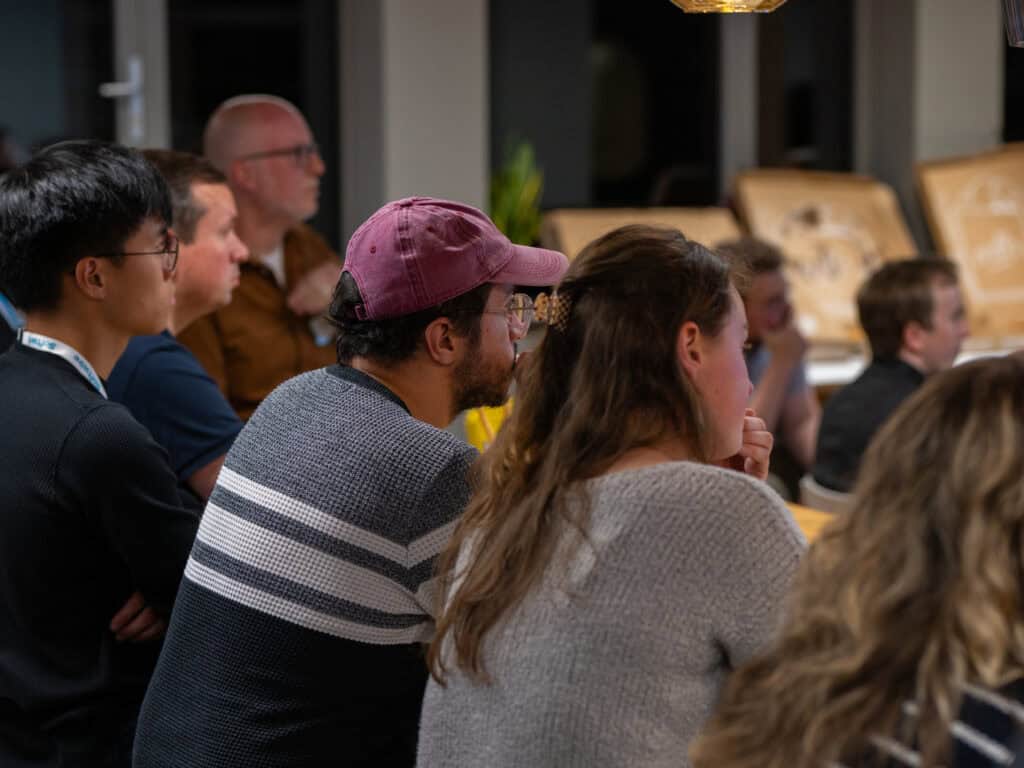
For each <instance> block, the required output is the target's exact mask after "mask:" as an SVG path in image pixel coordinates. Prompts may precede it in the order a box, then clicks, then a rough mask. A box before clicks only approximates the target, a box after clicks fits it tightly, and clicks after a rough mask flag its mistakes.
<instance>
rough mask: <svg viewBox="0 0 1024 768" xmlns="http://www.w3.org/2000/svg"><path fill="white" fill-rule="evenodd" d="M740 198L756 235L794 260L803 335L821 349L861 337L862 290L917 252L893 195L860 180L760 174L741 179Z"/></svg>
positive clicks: (880, 185)
mask: <svg viewBox="0 0 1024 768" xmlns="http://www.w3.org/2000/svg"><path fill="white" fill-rule="evenodd" d="M735 192H736V200H737V204H738V206H739V209H740V214H741V216H742V217H743V221H744V223H745V225H746V226H747V228H748V229H749V230H750V232H751V234H753V235H754V236H756V237H760V238H763V239H765V240H768V241H769V242H772V243H775V244H776V245H777V246H779V247H780V248H781V249H782V251H783V253H785V254H786V256H787V258H788V260H789V266H788V268H787V272H788V277H789V280H790V284H791V286H792V293H793V304H794V306H795V307H796V311H797V319H798V322H799V325H800V328H801V329H802V330H803V331H804V333H805V334H806V335H807V336H808V337H809V338H810V339H812V340H813V341H814V342H817V343H829V342H838V343H848V342H855V341H858V340H859V339H861V337H862V334H861V330H860V325H859V323H858V321H857V307H856V300H855V299H856V294H857V289H858V288H859V287H860V284H861V283H862V282H863V281H864V279H865V278H866V277H867V276H868V275H869V274H870V273H871V272H872V271H873V270H874V269H875V268H877V267H878V266H879V265H880V264H881V263H882V262H883V261H888V260H891V259H897V258H902V257H907V256H913V255H915V254H916V252H917V248H916V246H915V245H914V241H913V238H912V237H911V236H910V231H909V230H908V229H907V225H906V222H905V221H904V219H903V213H902V212H901V211H900V207H899V202H898V201H897V199H896V195H895V194H894V193H893V191H892V189H891V188H890V187H889V186H887V185H885V184H883V183H881V182H879V181H876V180H875V179H872V178H868V177H865V176H857V175H854V174H845V173H823V172H816V171H789V170H756V171H747V172H745V173H741V174H739V176H737V177H736V187H735Z"/></svg>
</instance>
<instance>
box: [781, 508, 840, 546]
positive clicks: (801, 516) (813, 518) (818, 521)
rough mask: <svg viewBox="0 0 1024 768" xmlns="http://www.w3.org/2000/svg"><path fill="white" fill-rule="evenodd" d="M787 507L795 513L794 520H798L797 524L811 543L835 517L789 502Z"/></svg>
mask: <svg viewBox="0 0 1024 768" xmlns="http://www.w3.org/2000/svg"><path fill="white" fill-rule="evenodd" d="M786 506H787V507H789V511H790V512H792V513H793V519H794V520H796V524H797V525H798V526H800V530H801V531H803V532H804V536H806V537H807V541H809V542H810V541H814V540H815V539H816V538H817V537H818V534H819V533H820V532H821V529H822V528H824V527H825V525H826V524H827V523H828V522H829V521H830V520H831V519H832V518H833V517H834V516H833V515H830V514H829V513H828V512H822V511H821V510H818V509H811V508H810V507H805V506H803V505H801V504H793V503H790V502H787V503H786Z"/></svg>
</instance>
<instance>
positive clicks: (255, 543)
mask: <svg viewBox="0 0 1024 768" xmlns="http://www.w3.org/2000/svg"><path fill="white" fill-rule="evenodd" d="M196 538H197V539H199V541H201V542H203V543H204V544H207V545H209V546H210V547H212V548H213V549H216V550H217V551H219V552H223V553H224V554H225V555H228V556H230V557H233V558H234V559H236V560H240V561H241V562H243V563H245V564H246V565H249V566H252V567H253V568H258V569H259V570H261V571H266V572H267V573H272V574H274V575H276V576H280V577H282V578H285V579H288V580H289V581H293V582H295V583H297V584H301V585H302V586H305V587H309V588H310V589H314V590H316V591H318V592H323V593H324V594H327V595H331V596H333V597H337V598H340V599H342V600H348V601H349V602H352V603H357V604H359V605H364V606H366V607H367V608H372V609H374V610H377V611H381V612H383V613H412V614H416V613H421V612H422V611H421V609H420V606H419V605H418V604H417V602H416V596H415V595H414V594H413V593H412V592H410V591H409V590H408V589H407V588H406V587H404V586H402V585H401V584H399V583H398V582H396V581H393V580H391V579H389V578H387V577H386V576H384V575H382V574H380V573H378V572H376V571H373V570H370V569H367V568H363V567H360V566H358V565H355V564H353V563H350V562H348V561H347V560H344V559H342V558H339V557H335V556H333V555H329V554H327V553H326V552H323V551H321V550H319V549H316V548H314V547H310V546H307V545H306V544H302V543H300V542H298V541H295V540H294V539H291V538H289V537H287V536H283V535H281V534H279V533H275V532H274V531H271V530H268V529H267V528H263V527H262V526H259V525H256V524H255V523H251V522H249V521H247V520H243V519H242V518H240V517H237V516H235V515H233V514H231V513H230V512H228V511H227V510H225V509H222V508H220V507H219V506H217V505H216V504H214V503H213V502H210V503H209V504H207V506H206V512H205V513H204V514H203V520H202V523H201V524H200V526H199V531H198V533H197V534H196Z"/></svg>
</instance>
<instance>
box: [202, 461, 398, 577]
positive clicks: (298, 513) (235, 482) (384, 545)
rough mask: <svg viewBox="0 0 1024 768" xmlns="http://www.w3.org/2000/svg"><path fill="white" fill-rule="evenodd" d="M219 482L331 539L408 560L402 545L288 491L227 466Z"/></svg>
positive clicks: (245, 497)
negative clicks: (320, 508)
mask: <svg viewBox="0 0 1024 768" xmlns="http://www.w3.org/2000/svg"><path fill="white" fill-rule="evenodd" d="M217 485H222V486H224V488H226V489H227V490H229V491H231V492H232V493H235V494H237V495H239V496H241V497H242V498H243V499H246V500H248V501H251V502H252V503H254V504H258V505H259V506H261V507H264V508H265V509H269V510H270V511H271V512H277V513H278V514H279V515H283V516H285V517H287V518H289V519H291V520H295V521H296V522H299V523H302V524H303V525H306V526H309V527H310V528H312V529H314V530H317V531H320V532H321V533H325V534H327V535H328V536H331V537H332V538H336V539H340V540H341V541H345V542H348V543H349V544H353V545H355V546H357V547H359V548H361V549H365V550H366V551H368V552H372V553H373V554H375V555H380V556H381V557H386V558H387V559H388V560H392V561H394V562H396V563H398V564H400V565H402V566H403V567H405V566H406V564H407V562H408V557H409V553H408V550H407V548H406V547H404V546H402V545H401V544H398V543H396V542H394V541H391V540H390V539H387V538H385V537H384V536H379V535H378V534H376V533H372V532H370V531H367V530H365V529H364V528H360V527H359V526H357V525H352V523H348V522H345V521H344V520H340V519H338V518H337V517H334V516H333V515H329V514H327V513H326V512H323V511H322V510H319V509H317V508H316V507H313V506H311V505H309V504H306V503H305V502H302V501H299V500H298V499H293V498H292V497H291V496H288V495H287V494H284V493H280V492H279V491H275V490H273V489H271V488H267V487H266V486H265V485H260V484H259V483H257V482H254V481H252V480H250V479H248V478H247V477H243V476H242V475H240V474H238V473H237V472H234V471H232V470H230V469H228V468H227V467H224V468H223V469H221V471H220V477H218V478H217Z"/></svg>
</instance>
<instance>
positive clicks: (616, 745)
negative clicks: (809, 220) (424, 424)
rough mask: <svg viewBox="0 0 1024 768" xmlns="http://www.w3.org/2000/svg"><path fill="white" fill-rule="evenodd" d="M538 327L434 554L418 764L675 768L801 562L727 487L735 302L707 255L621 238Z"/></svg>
mask: <svg viewBox="0 0 1024 768" xmlns="http://www.w3.org/2000/svg"><path fill="white" fill-rule="evenodd" d="M547 314H548V318H547V320H548V323H549V326H550V327H549V329H548V332H547V334H546V335H545V338H544V340H543V341H542V342H541V344H540V346H539V347H538V349H537V350H536V351H535V352H534V353H533V354H532V355H531V356H530V358H529V360H528V362H527V363H526V367H525V370H524V371H523V374H522V377H521V380H520V384H519V389H518V394H517V400H516V408H515V410H514V411H513V414H512V416H511V418H510V420H509V421H508V422H507V423H506V424H505V426H504V428H503V429H502V431H501V432H500V433H499V435H498V437H497V440H496V442H495V444H494V446H493V447H492V448H491V450H490V451H488V452H487V454H485V455H484V457H483V459H482V462H481V473H480V478H479V487H478V489H477V492H476V493H475V495H474V497H473V499H472V500H471V502H470V504H469V507H468V509H467V511H466V513H465V515H464V517H463V518H462V520H461V522H460V524H459V526H458V528H457V529H456V531H455V534H454V537H453V539H452V541H451V544H450V546H449V547H448V549H447V551H446V552H445V553H444V554H443V555H442V559H441V562H440V566H439V567H440V574H441V580H442V586H443V587H444V589H443V590H442V591H443V593H444V594H445V595H446V604H445V607H444V609H443V612H442V614H441V618H440V619H439V621H438V627H437V634H436V639H435V641H434V643H433V645H432V646H431V648H430V651H429V662H430V665H431V670H432V672H433V675H434V678H435V679H434V680H433V681H431V683H430V684H429V687H428V690H427V694H426V697H425V701H424V709H423V717H422V722H421V727H420V750H419V758H418V762H419V765H422V766H431V768H436V767H438V766H442V767H443V766H470V765H473V766H475V765H486V766H491V767H495V768H506V767H509V766H531V767H532V768H535V767H537V766H560V767H561V766H595V765H601V766H613V765H622V766H638V765H646V766H661V765H666V766H667V765H673V766H678V765H680V764H685V761H686V749H687V746H688V743H689V741H690V739H691V738H692V737H693V735H694V734H695V733H696V731H697V729H698V728H699V727H700V725H701V724H702V723H703V722H704V720H705V719H706V717H707V716H708V715H709V713H710V710H711V708H712V706H713V704H714V702H715V701H716V700H717V698H718V695H719V691H720V687H721V684H722V681H723V679H724V678H725V676H726V674H727V673H728V671H729V670H730V669H731V667H732V666H733V665H734V664H736V663H738V662H741V661H743V660H744V659H746V658H748V657H750V656H752V655H753V654H754V653H756V652H757V651H758V650H759V649H761V648H762V647H763V646H765V645H766V644H767V642H768V640H769V638H770V635H771V633H772V631H773V628H774V626H775V623H776V619H777V616H778V614H779V606H780V601H781V600H782V596H783V595H784V594H785V592H786V591H787V589H788V587H789V583H790V580H791V576H792V575H793V573H794V572H795V570H796V566H797V563H798V560H799V558H800V556H801V554H802V552H803V548H804V542H803V538H802V536H801V534H800V533H799V531H798V530H797V528H796V526H795V525H794V523H793V521H792V519H791V517H790V516H789V514H788V512H787V510H786V509H785V507H784V506H783V504H782V503H781V501H780V500H779V499H778V497H777V496H775V495H774V494H773V493H772V492H771V491H770V490H769V489H768V488H767V486H766V485H765V484H764V483H763V482H760V480H758V479H754V478H752V477H750V476H748V475H754V476H755V477H758V478H762V479H763V477H764V476H765V474H766V473H767V463H768V455H769V453H770V448H771V436H770V434H768V433H767V432H766V431H765V430H764V423H763V422H762V421H761V420H760V419H758V418H756V417H755V416H753V415H752V414H751V413H750V412H747V411H745V408H746V403H747V398H748V397H749V395H750V388H751V387H750V380H749V379H748V377H747V374H746V366H745V363H744V361H743V355H742V349H743V345H744V343H745V340H746V318H745V315H744V312H743V304H742V302H741V300H740V298H739V294H738V293H737V291H736V289H735V287H733V285H732V283H731V280H730V275H729V271H728V268H727V266H726V264H725V263H724V262H723V261H722V260H721V259H720V258H719V257H718V256H716V255H715V254H713V253H712V252H710V251H708V250H707V249H705V248H703V247H702V246H700V245H698V244H696V243H693V242H690V241H687V240H686V239H685V238H684V237H683V236H682V235H681V234H680V233H679V232H678V231H675V230H667V229H654V228H648V227H636V226H633V227H624V228H621V229H619V230H616V231H615V232H612V233H610V234H608V235H606V236H604V237H602V238H600V239H598V240H596V241H595V242H593V243H591V244H590V245H588V246H587V247H586V248H585V249H584V250H583V252H582V253H581V254H580V255H579V256H578V257H577V258H576V259H575V261H574V262H573V263H572V264H571V265H570V267H569V271H568V273H567V274H566V276H565V278H564V279H563V281H562V282H561V284H560V285H559V286H558V287H557V290H556V292H555V294H554V295H553V297H552V299H551V302H550V304H549V307H548V310H547ZM711 463H729V464H730V465H731V466H734V467H736V468H738V469H741V470H743V471H739V472H737V471H733V470H730V469H725V468H722V467H718V466H711ZM744 471H745V472H746V473H747V474H746V475H745V474H744Z"/></svg>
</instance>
